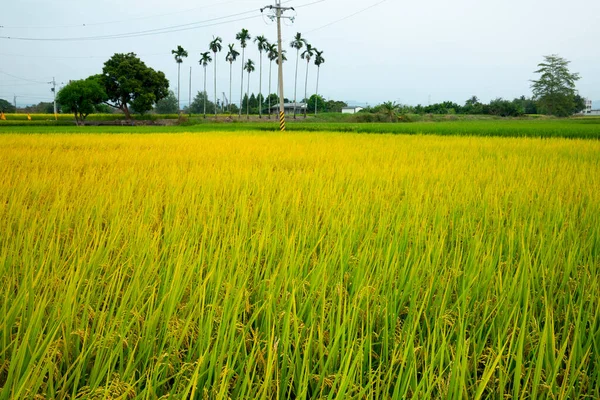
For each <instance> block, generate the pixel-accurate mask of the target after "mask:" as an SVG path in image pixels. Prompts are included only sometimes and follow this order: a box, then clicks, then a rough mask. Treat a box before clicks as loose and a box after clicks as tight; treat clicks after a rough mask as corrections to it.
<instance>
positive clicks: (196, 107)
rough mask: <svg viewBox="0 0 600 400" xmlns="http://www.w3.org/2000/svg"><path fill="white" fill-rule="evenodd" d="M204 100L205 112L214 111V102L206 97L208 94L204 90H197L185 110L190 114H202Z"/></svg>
mask: <svg viewBox="0 0 600 400" xmlns="http://www.w3.org/2000/svg"><path fill="white" fill-rule="evenodd" d="M205 100H206V112H207V113H208V114H214V113H215V103H213V102H212V101H210V100H209V99H208V96H207V95H206V93H205V92H198V93H197V94H196V97H194V100H193V101H192V105H191V106H190V107H188V108H186V110H185V111H186V112H187V113H190V114H203V113H204V101H205Z"/></svg>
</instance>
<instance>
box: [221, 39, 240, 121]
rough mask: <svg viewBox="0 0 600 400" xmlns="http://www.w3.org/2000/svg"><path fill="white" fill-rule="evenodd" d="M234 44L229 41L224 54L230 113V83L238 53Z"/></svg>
mask: <svg viewBox="0 0 600 400" xmlns="http://www.w3.org/2000/svg"><path fill="white" fill-rule="evenodd" d="M234 46H235V44H233V43H231V44H229V45H228V47H229V51H228V52H227V56H225V60H226V61H227V62H228V63H229V113H230V114H231V112H232V111H231V103H232V100H233V99H232V97H231V83H232V81H233V63H234V61H235V60H236V59H237V58H238V56H239V55H240V53H238V51H237V50H236V49H235V48H234Z"/></svg>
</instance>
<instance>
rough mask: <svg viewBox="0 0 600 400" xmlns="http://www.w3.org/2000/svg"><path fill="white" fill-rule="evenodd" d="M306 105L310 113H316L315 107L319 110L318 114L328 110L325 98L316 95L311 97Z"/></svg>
mask: <svg viewBox="0 0 600 400" xmlns="http://www.w3.org/2000/svg"><path fill="white" fill-rule="evenodd" d="M306 104H307V106H308V112H309V113H314V112H315V107H316V108H317V112H324V111H325V110H326V109H327V108H326V107H327V103H326V102H325V99H324V98H323V96H319V95H316V94H313V95H312V96H310V98H309V99H308V101H307V102H306Z"/></svg>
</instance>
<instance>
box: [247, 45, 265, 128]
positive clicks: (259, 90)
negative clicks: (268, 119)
mask: <svg viewBox="0 0 600 400" xmlns="http://www.w3.org/2000/svg"><path fill="white" fill-rule="evenodd" d="M259 74H260V77H259V80H258V82H259V83H258V118H262V51H261V52H260V72H259ZM248 80H250V77H248Z"/></svg>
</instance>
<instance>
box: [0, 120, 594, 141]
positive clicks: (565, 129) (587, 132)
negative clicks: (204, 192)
mask: <svg viewBox="0 0 600 400" xmlns="http://www.w3.org/2000/svg"><path fill="white" fill-rule="evenodd" d="M278 129H279V126H278V124H277V123H276V122H275V121H271V122H270V123H269V122H249V123H248V122H245V121H244V120H243V119H242V120H238V119H237V118H234V119H233V120H232V121H230V122H219V123H210V122H209V123H204V122H199V123H197V122H194V123H193V124H188V125H187V126H170V127H162V126H144V127H132V126H109V127H94V126H86V127H77V126H8V125H6V124H5V125H2V124H0V135H1V134H3V133H11V132H12V133H131V132H139V133H165V132H170V133H184V132H208V131H216V130H218V131H247V130H257V131H272V132H274V131H277V130H278ZM287 129H288V130H289V131H291V132H298V131H305V132H307V131H309V132H319V131H331V132H353V133H371V134H372V133H390V134H435V135H444V136H448V135H454V136H499V137H541V138H551V137H564V138H581V139H600V118H595V119H594V118H577V119H541V120H512V119H496V120H493V119H486V120H457V121H442V122H411V123H349V122H314V121H311V120H310V119H309V120H307V121H306V122H305V121H304V120H302V119H299V120H298V121H297V122H294V121H289V122H288V124H287Z"/></svg>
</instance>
